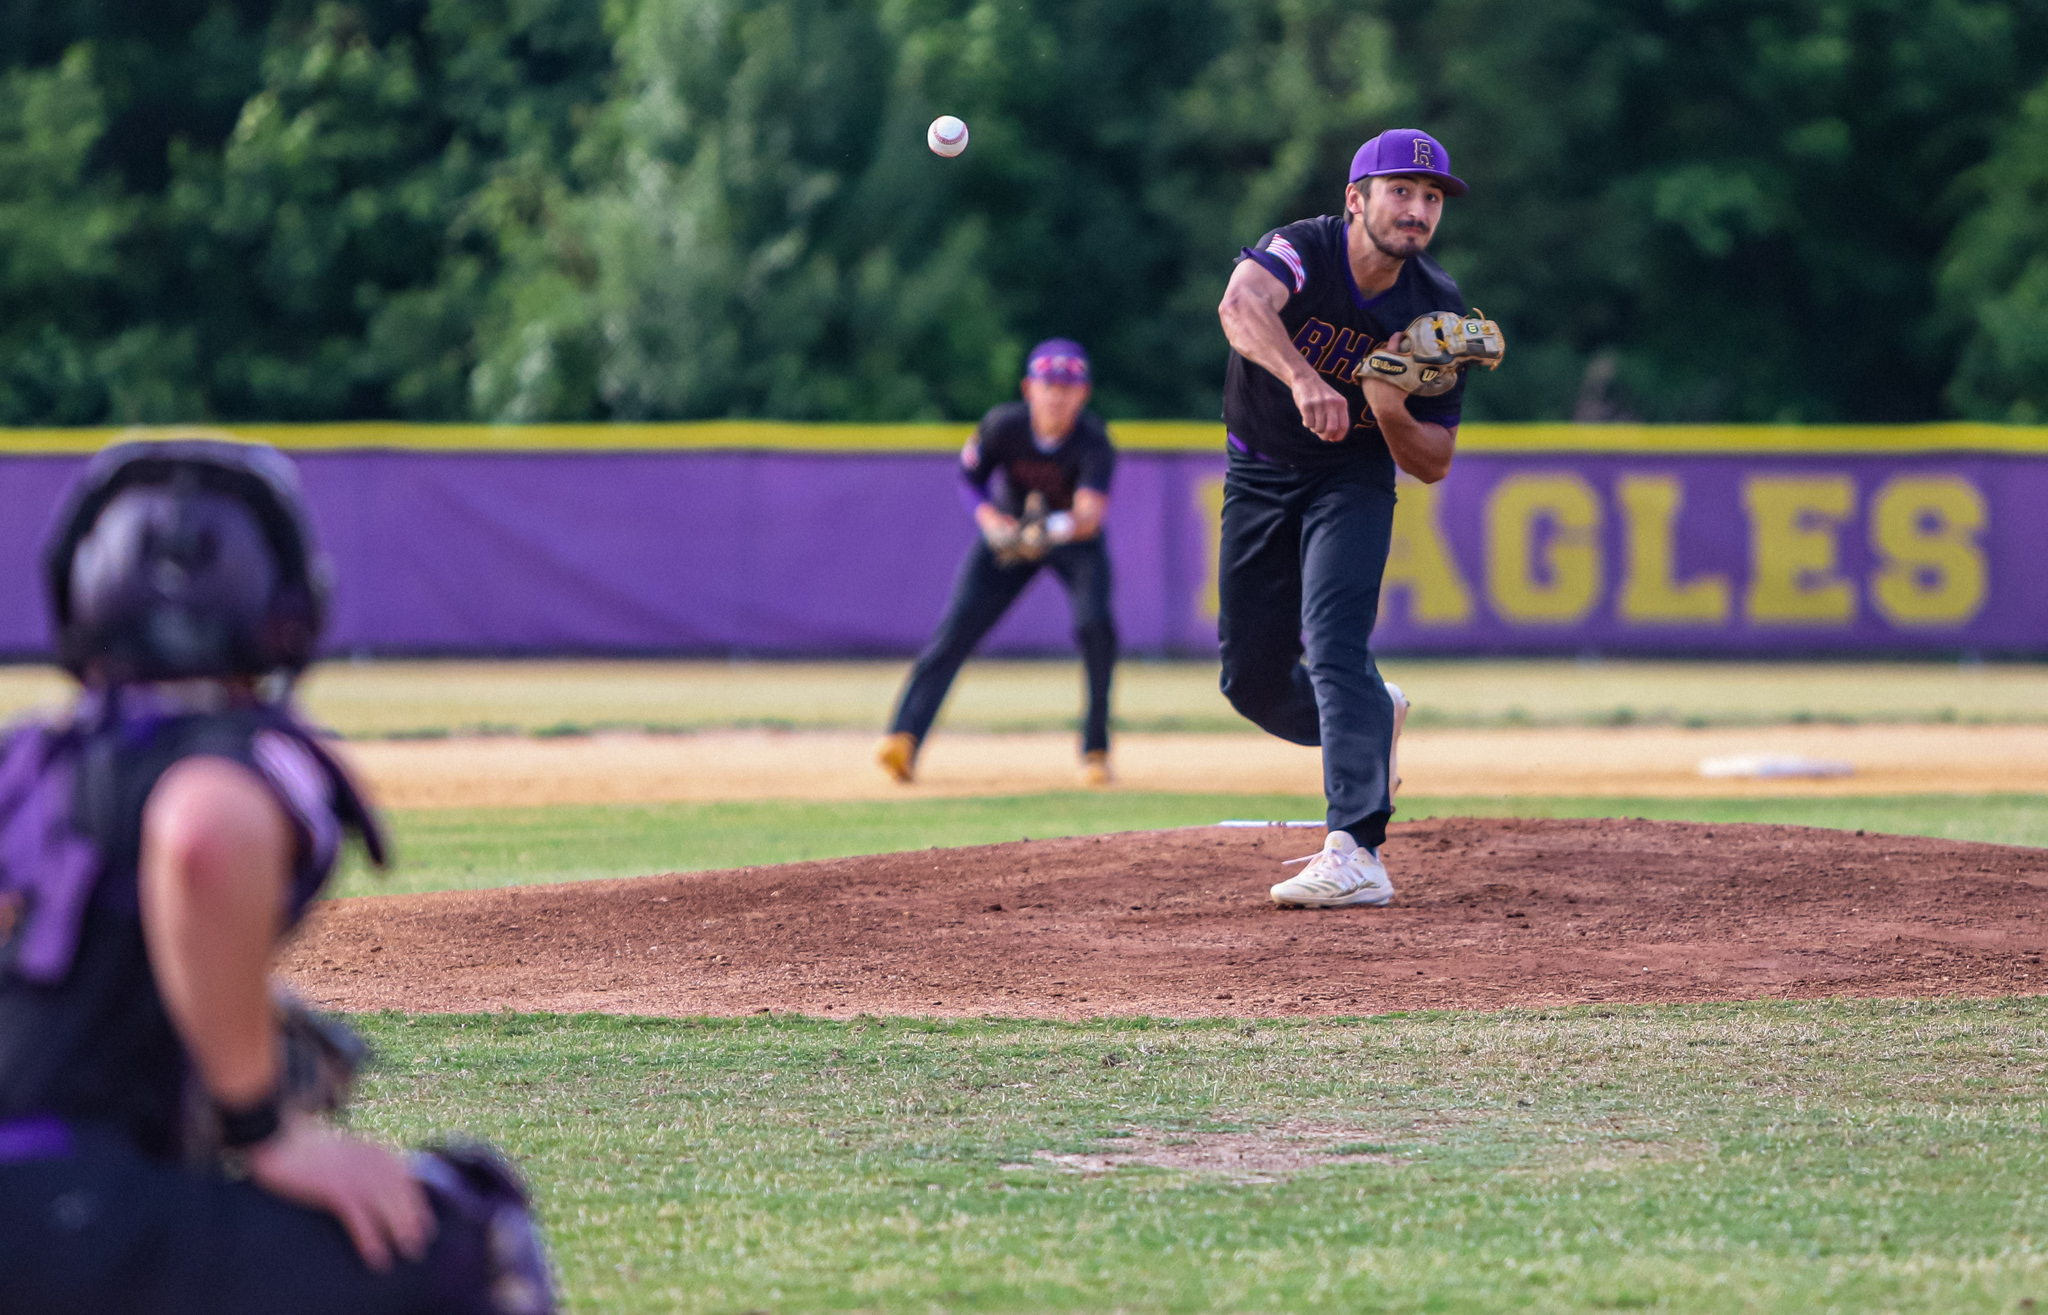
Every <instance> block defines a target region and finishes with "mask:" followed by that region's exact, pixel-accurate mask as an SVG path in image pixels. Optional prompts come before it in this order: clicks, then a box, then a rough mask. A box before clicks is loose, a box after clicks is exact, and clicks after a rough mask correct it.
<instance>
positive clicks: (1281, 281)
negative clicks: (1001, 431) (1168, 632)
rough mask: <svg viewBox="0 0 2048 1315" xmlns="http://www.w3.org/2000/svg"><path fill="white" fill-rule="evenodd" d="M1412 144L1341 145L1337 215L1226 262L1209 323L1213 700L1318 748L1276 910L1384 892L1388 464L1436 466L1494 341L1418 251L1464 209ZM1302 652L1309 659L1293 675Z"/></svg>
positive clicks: (1430, 472) (1393, 734)
mask: <svg viewBox="0 0 2048 1315" xmlns="http://www.w3.org/2000/svg"><path fill="white" fill-rule="evenodd" d="M1464 194H1465V184H1464V183H1463V182H1461V181H1459V180H1458V179H1457V178H1456V177H1455V176H1453V175H1452V173H1451V160H1450V156H1449V155H1448V154H1447V153H1446V152H1445V151H1444V148H1443V145H1442V144H1441V143H1440V142H1438V141H1437V140H1436V139H1435V138H1434V137H1431V136H1430V135H1429V134H1428V133H1425V132H1420V131H1417V130H1416V129H1413V128H1396V129H1392V130H1390V131H1388V132H1384V133H1381V134H1380V135H1379V136H1377V137H1375V138H1373V139H1372V140H1371V141H1369V142H1367V143H1365V145H1363V146H1361V147H1360V148H1359V149H1358V153H1357V155H1356V156H1354V157H1353V159H1352V162H1351V177H1350V180H1349V184H1348V185H1347V186H1346V187H1345V189H1344V213H1343V214H1342V215H1325V216H1323V217H1322V218H1319V219H1304V220H1302V221H1300V222H1299V223H1293V224H1288V225H1287V226H1285V227H1284V228H1278V229H1275V230H1274V231H1272V232H1270V233H1268V234H1266V235H1265V236H1264V237H1262V238H1260V239H1259V241H1258V243H1257V244H1256V245H1254V246H1251V247H1247V248H1245V249H1244V251H1243V252H1242V254H1241V255H1240V256H1239V258H1238V263H1237V268H1236V270H1235V271H1234V272H1233V273H1232V274H1231V277H1230V285H1229V288H1228V289H1227V290H1226V291H1225V292H1224V294H1223V303H1222V305H1221V306H1220V307H1219V308H1218V313H1219V314H1220V316H1221V318H1222V320H1223V332H1224V335H1225V336H1226V337H1227V338H1228V339H1229V340H1230V347H1231V352H1230V364H1229V367H1228V370H1227V373H1226V374H1225V376H1224V384H1223V416H1224V421H1225V423H1226V424H1227V426H1228V429H1229V436H1228V442H1229V454H1228V455H1229V468H1228V471H1227V473H1226V474H1225V477H1224V496H1223V529H1222V545H1221V549H1222V551H1221V558H1222V560H1221V562H1220V564H1219V568H1218V581H1219V586H1220V596H1221V597H1220V602H1221V615H1220V618H1219V622H1218V627H1219V634H1220V638H1221V641H1222V650H1223V693H1224V695H1225V696H1226V697H1227V698H1229V700H1230V702H1231V705H1232V706H1233V707H1235V708H1236V709H1237V710H1238V711H1239V712H1240V713H1242V714H1243V715H1244V716H1245V717H1247V718H1249V719H1250V720H1251V721H1253V722H1256V723H1257V724H1258V725H1259V726H1261V727H1263V728H1264V729H1265V730H1267V731H1270V732H1271V733H1273V734H1274V735H1277V736H1279V737H1280V738H1281V739H1284V740H1289V741H1292V742H1293V743H1295V744H1312V745H1320V746H1322V750H1323V791H1324V795H1325V797H1326V799H1327V802H1328V806H1329V812H1328V822H1329V834H1328V837H1327V838H1326V839H1325V841H1324V844H1323V849H1322V852H1321V853H1319V854H1315V855H1312V856H1310V857H1309V858H1308V859H1297V860H1295V861H1296V862H1306V863H1307V864H1308V866H1307V868H1305V869H1304V870H1303V871H1302V872H1300V873H1299V874H1297V875H1295V876H1293V877H1291V878H1289V879H1288V880H1285V881H1282V882H1280V883H1279V884H1277V885H1275V886H1274V887H1273V888H1272V897H1273V900H1274V902H1276V903H1278V904H1282V905H1287V906H1318V907H1328V906H1336V905H1346V904H1385V903H1386V902H1387V901H1388V900H1390V899H1392V898H1393V896H1394V888H1393V885H1392V883H1391V882H1389V881H1388V879H1387V872H1386V868H1385V866H1384V865H1383V864H1382V863H1381V862H1380V857H1379V848H1380V845H1381V843H1382V842H1383V841H1384V840H1385V839H1386V833H1387V822H1388V819H1389V818H1391V817H1392V816H1393V811H1394V789H1395V787H1396V785H1397V784H1398V780H1397V778H1396V776H1395V774H1394V746H1395V741H1396V739H1397V738H1398V737H1399V735H1400V731H1401V723H1402V720H1403V718H1404V717H1405V715H1406V712H1407V707H1408V705H1407V701H1406V700H1405V699H1404V698H1403V697H1402V696H1401V692H1400V690H1399V689H1397V688H1395V687H1394V686H1391V685H1389V684H1387V683H1386V682H1385V681H1384V680H1382V679H1381V678H1380V673H1379V668H1378V667H1377V665H1375V663H1374V662H1373V656H1372V650H1371V645H1370V641H1371V639H1372V629H1373V623H1374V622H1375V620H1377V618H1378V613H1379V595H1380V579H1381V577H1382V575H1384V573H1385V571H1386V565H1387V550H1388V546H1389V542H1390V538H1391V535H1392V531H1393V522H1394V469H1395V467H1396V466H1398V467H1400V468H1401V469H1402V470H1405V471H1407V472H1408V473H1409V474H1411V475H1413V476H1414V477H1415V478H1417V479H1419V480H1422V481H1423V482H1424V483H1435V482H1436V481H1437V480H1440V479H1442V478H1443V477H1444V476H1445V475H1446V474H1448V473H1449V472H1450V469H1451V456H1452V452H1453V450H1454V448H1455V446H1456V443H1457V434H1458V417H1459V408H1460V401H1461V399H1462V398H1463V396H1464V391H1465V375H1464V372H1465V370H1466V368H1467V367H1469V366H1471V365H1483V366H1485V367H1486V368H1488V369H1492V368H1493V367H1494V366H1496V365H1498V364H1499V363H1500V358H1501V352H1502V349H1503V343H1502V339H1501V333H1500V329H1499V327H1498V326H1497V325H1495V324H1494V323H1493V322H1492V321H1491V320H1486V319H1483V318H1481V317H1480V316H1479V315H1478V314H1477V313H1476V312H1475V313H1472V314H1470V315H1468V314H1467V313H1466V312H1465V309H1464V307H1465V299H1464V297H1463V295H1462V294H1461V293H1460V292H1459V291H1458V285H1457V284H1456V283H1454V282H1452V281H1451V278H1450V276H1449V275H1447V274H1445V273H1444V272H1443V270H1442V269H1441V268H1439V267H1438V266H1437V264H1436V262H1435V261H1433V260H1431V259H1430V258H1429V256H1428V255H1426V254H1425V251H1426V249H1427V248H1428V246H1429V242H1430V239H1431V238H1432V237H1434V236H1435V234H1436V228H1437V221H1438V220H1439V219H1440V218H1441V217H1442V215H1443V205H1444V198H1445V197H1447V196H1463V195H1464ZM1304 658H1306V661H1304Z"/></svg>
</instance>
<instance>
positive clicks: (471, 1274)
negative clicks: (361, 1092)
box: [0, 442, 554, 1315]
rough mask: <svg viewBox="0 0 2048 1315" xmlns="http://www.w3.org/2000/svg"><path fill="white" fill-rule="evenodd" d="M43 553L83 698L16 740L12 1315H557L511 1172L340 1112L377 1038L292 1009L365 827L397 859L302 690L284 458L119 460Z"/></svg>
mask: <svg viewBox="0 0 2048 1315" xmlns="http://www.w3.org/2000/svg"><path fill="white" fill-rule="evenodd" d="M44 566H45V581H44V583H45V585H46V587H47V590H48V593H49V597H50V603H51V611H52V614H53V615H52V629H53V632H54V633H55V634H56V635H57V636H58V641H59V645H60V655H61V657H62V660H63V662H64V665H65V666H66V667H67V668H68V669H69V670H70V671H71V673H72V674H73V675H74V676H76V677H77V678H78V679H79V681H80V682H81V685H82V690H81V692H80V694H79V696H78V699H77V701H76V703H75V705H74V706H73V707H72V708H71V709H70V711H69V712H68V713H67V714H66V715H64V716H61V717H58V718H55V719H52V720H46V721H40V722H32V723H30V724H27V725H24V726H21V727H19V728H17V729H16V730H15V731H14V732H13V733H12V735H11V736H9V737H8V738H7V740H6V742H5V745H4V748H0V1311H5V1312H7V1313H8V1315H57V1313H58V1312H63V1313H64V1315H82V1313H83V1312H93V1313H94V1315H271V1313H276V1315H284V1313H286V1312H290V1313H291V1315H401V1313H405V1315H410V1313H414V1312H417V1313H418V1315H427V1313H428V1312H434V1313H436V1315H452V1313H460V1315H543V1313H544V1312H548V1311H551V1310H553V1309H554V1304H553V1303H554V1298H553V1292H552V1282H551V1279H550V1277H549V1274H548V1269H547V1264H546V1261H545V1258H544V1256H543V1254H542V1252H541V1249H540V1243H539V1238H538V1235H537V1234H536V1232H535V1230H534V1226H533V1221H532V1219H531V1217H530V1215H529V1213H528V1210H527V1204H526V1199H525V1195H524V1192H523V1189H522V1188H521V1187H520V1186H519V1184H518V1182H517V1180H516V1179H515V1178H514V1177H513V1176H512V1174H511V1171H510V1170H509V1169H508V1168H507V1167H506V1166H505V1164H504V1163H503V1162H502V1161H501V1160H499V1159H498V1158H497V1157H496V1156H495V1155H494V1154H493V1153H492V1152H490V1151H489V1149H488V1148H485V1147H481V1146H469V1147H459V1148H443V1149H442V1150H438V1151H429V1152H424V1153H420V1154H416V1155H414V1156H412V1157H411V1158H410V1159H407V1158H402V1157H401V1156H399V1155H397V1154H395V1153H394V1152H392V1151H390V1150H387V1149H385V1148H384V1147H382V1146H379V1145H377V1144H375V1143H373V1142H370V1141H367V1140H364V1139H362V1138H359V1137H354V1136H350V1135H348V1134H345V1133H343V1132H341V1131H339V1130H337V1129H336V1128H334V1127H333V1126H331V1125H330V1124H329V1123H327V1122H326V1121H325V1120H324V1119H323V1118H322V1117H320V1113H321V1112H322V1111H323V1110H332V1109H334V1108H336V1107H338V1105H339V1104H340V1102H341V1101H343V1100H345V1099H346V1088H347V1081H348V1077H349V1075H350V1073H351V1071H352V1068H353V1065H354V1064H355V1062H357V1061H358V1060H360V1058H361V1057H362V1055H363V1053H364V1052H363V1050H362V1046H361V1043H360V1042H359V1041H357V1040H356V1039H355V1038H354V1037H353V1035H352V1034H350V1033H348V1032H347V1031H346V1030H345V1029H343V1028H341V1027H340V1026H339V1025H338V1024H335V1023H332V1022H330V1021H325V1020H320V1019H317V1018H315V1017H314V1016H312V1015H310V1014H307V1013H306V1012H305V1011H304V1010H302V1009H298V1008H296V1007H293V1006H290V1005H289V1003H288V1002H284V1001H281V1000H280V999H279V998H278V997H277V996H275V995H274V993H273V988H272V985H271V982H270V980H269V970H270V960H271V956H272V953H273V951H274V950H275V949H276V946H277V943H278V941H279V940H280V939H281V938H283V937H284V936H286V935H288V934H289V932H290V930H291V928H292V927H293V925H294V924H296V923H297V922H298V920H299V918H300V917H301V915H303V914H304V913H305V911H306V909H307V907H308V905H310V904H311V903H312V901H313V899H314V898H315V897H316V896H317V895H318V893H319V890H320V887H321V885H322V883H324V882H325V881H326V879H327V877H328V874H329V873H330V872H331V871H332V869H333V867H334V864H335V860H336V858H337V856H338V855H339V853H340V850H341V847H342V844H343V842H344V840H345V839H346V838H347V837H348V836H350V835H354V836H356V837H357V838H359V839H360V840H361V841H362V842H363V843H364V845H365V847H366V848H367V849H368V850H369V852H370V855H371V857H372V858H373V859H374V860H375V861H377V862H379V863H380V864H381V862H382V861H383V841H382V839H381V837H380V833H379V830H378V826H377V822H376V820H375V818H374V817H373V816H372V814H371V813H370V811H369V809H368V808H367V807H366V806H365V804H364V802H363V800H362V797H361V796H360V795H359V794H358V793H357V791H356V788H355V786H354V785H353V784H352V783H351V782H350V780H349V777H348V774H347V773H346V772H345V771H343V770H342V768H341V766H340V765H339V764H338V763H337V762H336V761H335V760H334V758H333V757H332V756H331V755H330V754H329V752H328V750H327V749H326V747H325V746H324V745H323V744H322V743H321V741H320V739H319V738H318V737H317V735H316V734H315V733H314V732H313V731H311V730H310V729H309V728H308V727H307V726H306V725H305V723H304V722H302V721H301V720H299V718H298V717H297V715H296V714H295V713H294V711H293V710H292V707H291V705H290V703H289V702H288V701H287V698H286V694H285V691H286V690H287V689H288V688H289V682H290V680H291V678H292V677H293V676H295V675H296V674H297V673H298V671H299V670H300V668H302V667H303V666H304V665H305V663H306V662H307V660H308V659H309V658H310V657H311V656H312V652H313V645H314V642H315V641H316V640H317V639H318V637H319V633H320V626H321V618H322V612H323V602H322V593H323V590H322V575H323V569H322V564H321V562H320V560H319V559H318V558H317V557H316V555H315V552H314V548H313V544H312V541H311V538H310V535H309V533H308V529H307V524H306V521H305V517H304V513H303V512H302V510H301V508H300V505H299V499H298V495H297V486H296V477H295V474H294V472H293V470H292V468H291V467H290V466H289V465H288V464H287V463H286V462H285V461H284V459H283V458H282V457H280V456H278V455H277V454H276V453H274V452H271V451H269V450H268V449H263V448H247V447H241V446H238V445H234V444H227V443H206V442H189V443H185V442H181V443H161V444H149V443H138V444H128V445H124V446H121V447H116V448H111V449H109V450H108V451H106V452H104V453H102V454H101V455H100V456H99V457H98V458H96V459H95V460H94V461H93V462H92V463H91V464H90V465H89V466H88V468H87V471H86V474H85V477H84V479H83V481H82V482H81V483H80V485H79V486H78V487H77V488H76V489H75V490H74V491H73V493H72V495H71V498H70V500H69V502H68V503H67V504H66V506H65V508H64V510H63V512H62V514H61V516H60V518H59V520H58V522H57V525H56V528H55V532H54V534H53V536H52V538H51V540H50V542H49V545H48V547H47V549H46V553H45V558H44Z"/></svg>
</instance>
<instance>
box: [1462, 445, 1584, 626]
mask: <svg viewBox="0 0 2048 1315" xmlns="http://www.w3.org/2000/svg"><path fill="white" fill-rule="evenodd" d="M1546 528H1547V529H1548V531H1549V533H1548V534H1547V535H1546V536H1544V539H1543V541H1542V543H1541V546H1539V544H1538V533H1539V531H1541V530H1544V529H1546ZM1486 588H1487V594H1488V596H1489V597H1490V598H1491V600H1492V602H1493V609H1494V611H1496V612H1498V613H1500V615H1501V616H1502V617H1503V618H1505V619H1507V620H1509V621H1521V622H1528V623H1531V624H1544V625H1565V624H1569V623H1571V622H1573V621H1579V620H1582V619H1584V618H1585V616H1586V614H1587V613H1589V612H1591V611H1592V610H1593V605H1594V604H1595V603H1597V602H1599V601H1600V499H1599V496H1598V495H1596V494H1595V493H1594V492H1593V490H1592V488H1591V486H1589V485H1588V484H1587V483H1586V481H1584V480H1582V479H1580V478H1579V477H1578V476H1577V475H1511V476H1509V477H1508V478H1506V479H1504V480H1502V481H1501V482H1500V483H1499V484H1497V485H1495V486H1494V490H1493V496H1492V497H1491V498H1490V499H1488V501H1487V504H1486Z"/></svg>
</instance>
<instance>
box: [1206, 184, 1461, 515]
mask: <svg viewBox="0 0 2048 1315" xmlns="http://www.w3.org/2000/svg"><path fill="white" fill-rule="evenodd" d="M1238 259H1239V260H1256V261H1258V262H1259V264H1260V265H1261V266H1262V267H1263V268H1264V269H1265V270H1266V271H1267V272H1268V273H1270V274H1272V275H1273V277H1275V278H1277V279H1279V280H1280V281H1281V282H1282V283H1284V284H1286V285H1287V287H1288V290H1289V292H1290V293H1291V295H1290V296H1289V297H1288V299H1287V304H1286V305H1285V306H1282V307H1281V308H1280V322H1281V323H1282V324H1284V325H1286V326H1287V332H1288V333H1289V334H1291V335H1292V336H1293V338H1294V347H1295V350H1296V351H1299V352H1300V353H1301V354H1302V357H1303V359H1305V360H1307V361H1309V362H1311V363H1312V364H1313V365H1314V366H1315V367H1316V369H1317V370H1318V371H1320V372H1321V373H1322V375H1323V377H1324V378H1325V379H1327V380H1328V381H1329V383H1330V385H1331V386H1332V387H1333V388H1335V389H1336V390H1337V391H1338V392H1339V393H1341V394H1342V395H1343V397H1344V400H1345V401H1346V402H1348V403H1350V405H1351V417H1352V427H1351V432H1350V433H1349V434H1347V435H1346V436H1345V437H1344V439H1343V441H1341V442H1338V443H1325V442H1323V441H1322V440H1321V439H1320V438H1317V437H1316V436H1315V434H1314V432H1313V431H1311V430H1310V429H1309V428H1308V427H1307V426H1305V425H1303V424H1302V423H1301V410H1300V408H1298V407H1296V406H1295V404H1294V394H1293V393H1292V392H1291V391H1290V390H1289V389H1288V387H1287V385H1286V384H1285V383H1284V382H1282V380H1281V379H1280V377H1279V376H1278V375H1275V374H1274V373H1273V372H1272V371H1270V370H1267V369H1266V368H1265V367H1264V366H1260V365H1255V364H1253V363H1252V362H1250V361H1247V360H1245V359H1244V357H1242V356H1240V355H1238V353H1237V352H1236V351H1232V352H1231V353H1230V367H1229V371H1228V373H1226V374H1225V376H1224V380H1223V422H1224V424H1225V425H1226V426H1227V427H1228V428H1229V430H1230V432H1231V433H1232V434H1233V435H1235V436H1236V437H1237V439H1238V440H1239V441H1240V442H1242V443H1243V444H1245V445H1246V446H1247V447H1249V448H1251V449H1252V451H1254V452H1255V453H1257V454H1258V455H1260V456H1263V457H1266V458H1268V459H1270V460H1273V461H1277V462H1279V463H1280V464H1282V465H1287V466H1296V467H1302V468H1314V467H1326V466H1333V465H1339V464H1346V463H1349V462H1353V461H1366V462H1373V463H1376V464H1379V465H1383V466H1385V467H1386V474H1387V478H1388V479H1390V480H1391V479H1392V478H1393V475H1394V458H1393V454H1391V453H1390V452H1388V451H1387V442H1386V439H1385V438H1384V437H1382V436H1381V434H1380V429H1379V423H1378V422H1377V421H1376V420H1374V419H1373V414H1372V409H1371V408H1370V407H1368V406H1367V405H1366V404H1365V390H1364V389H1363V388H1361V387H1360V386H1359V385H1358V384H1357V383H1356V382H1354V381H1353V379H1352V375H1353V374H1354V372H1356V371H1357V369H1358V364H1359V362H1360V361H1363V360H1364V359H1365V357H1366V355H1367V353H1369V352H1371V351H1372V350H1373V349H1374V348H1376V347H1379V346H1381V345H1383V344H1384V343H1386V342H1387V341H1388V340H1389V339H1390V338H1392V337H1393V336H1394V335H1395V334H1397V333H1400V332H1402V331H1403V330H1405V329H1406V328H1407V327H1408V326H1409V325H1410V324H1412V323H1414V321H1415V319H1416V317H1417V316H1420V315H1427V314H1429V313H1430V312H1432V311H1453V312H1455V313H1457V314H1461V315H1462V314H1464V313H1465V299H1464V296H1463V295H1462V294H1461V293H1459V291H1458V285H1457V283H1456V282H1454V281H1453V280H1452V278H1451V276H1450V275H1448V274H1446V273H1444V271H1443V269H1442V268H1441V267H1440V266H1439V265H1438V264H1437V263H1436V262H1435V261H1434V260H1431V259H1430V258H1429V257H1428V256H1427V255H1420V256H1411V257H1409V258H1408V260H1407V261H1406V262H1405V263H1403V264H1402V266H1401V274H1400V277H1399V278H1397V279H1395V281H1394V286H1393V287H1391V288H1388V289H1387V290H1386V291H1385V292H1382V293H1380V294H1379V295H1378V296H1376V297H1370V298H1368V297H1364V296H1361V295H1360V294H1359V291H1358V284H1357V283H1356V281H1354V280H1353V278H1352V276H1351V258H1350V254H1349V252H1348V251H1347V250H1346V247H1345V220H1344V217H1343V216H1341V215H1324V216H1322V217H1321V218H1319V219H1304V220H1301V221H1300V222H1299V223H1293V224H1289V225H1287V226H1286V227H1284V228H1276V229H1274V230H1273V231H1272V232H1270V233H1268V234H1266V235H1265V236H1264V237H1262V238H1260V239H1259V241H1258V244H1257V245H1256V246H1251V247H1246V248H1245V249H1244V250H1243V251H1242V252H1241V253H1239V255H1238ZM1464 395H1465V380H1464V378H1463V376H1462V375H1460V377H1459V379H1458V382H1457V384H1456V385H1455V386H1454V387H1453V388H1452V389H1451V390H1450V391H1449V392H1447V393H1444V394H1442V395H1441V396H1438V397H1415V396H1412V395H1411V396H1410V397H1409V399H1408V414H1410V415H1412V416H1414V417H1415V418H1416V419H1417V420H1428V421H1432V422H1434V423H1436V424H1440V425H1450V426H1455V425H1456V424H1457V423H1458V416H1459V410H1460V404H1461V402H1462V399H1463V398H1464Z"/></svg>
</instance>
